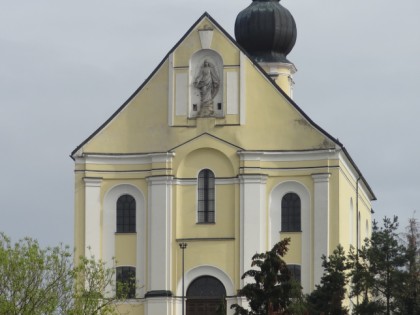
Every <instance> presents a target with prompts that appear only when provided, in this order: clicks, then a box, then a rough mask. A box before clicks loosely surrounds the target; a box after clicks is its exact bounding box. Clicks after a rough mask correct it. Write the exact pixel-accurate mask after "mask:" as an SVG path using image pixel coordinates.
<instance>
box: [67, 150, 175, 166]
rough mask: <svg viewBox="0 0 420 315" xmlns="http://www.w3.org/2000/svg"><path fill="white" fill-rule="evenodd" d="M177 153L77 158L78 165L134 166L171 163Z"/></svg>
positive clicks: (89, 155) (85, 156) (103, 155)
mask: <svg viewBox="0 0 420 315" xmlns="http://www.w3.org/2000/svg"><path fill="white" fill-rule="evenodd" d="M174 156H175V152H163V153H144V154H142V153H140V154H98V153H84V154H83V155H82V156H80V157H76V161H75V163H76V164H114V165H134V164H152V163H167V162H171V161H172V159H173V157H174Z"/></svg>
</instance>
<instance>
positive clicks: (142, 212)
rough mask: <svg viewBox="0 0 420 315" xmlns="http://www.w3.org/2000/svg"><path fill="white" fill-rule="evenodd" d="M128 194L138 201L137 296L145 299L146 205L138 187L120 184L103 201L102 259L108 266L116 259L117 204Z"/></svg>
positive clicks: (108, 192)
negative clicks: (119, 199) (120, 198)
mask: <svg viewBox="0 0 420 315" xmlns="http://www.w3.org/2000/svg"><path fill="white" fill-rule="evenodd" d="M125 194H128V195H130V196H132V197H133V198H134V199H135V201H136V232H137V238H136V244H137V248H136V251H137V252H136V266H135V267H136V283H137V284H138V288H137V290H136V296H138V297H143V296H144V294H145V287H146V281H145V279H146V256H147V252H146V240H147V239H146V238H147V230H146V229H147V224H146V205H145V198H144V194H143V193H142V191H141V190H139V189H138V188H137V187H136V186H134V185H131V184H120V185H116V186H113V187H111V188H110V189H109V190H108V191H107V192H106V193H105V197H104V201H103V219H102V220H103V230H102V259H103V261H104V262H105V263H107V264H108V266H110V267H112V266H111V265H110V264H111V263H112V262H113V258H114V257H115V231H116V226H117V220H116V218H117V213H116V204H117V200H118V198H119V197H121V196H122V195H125Z"/></svg>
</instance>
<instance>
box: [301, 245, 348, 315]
mask: <svg viewBox="0 0 420 315" xmlns="http://www.w3.org/2000/svg"><path fill="white" fill-rule="evenodd" d="M322 266H323V267H324V274H323V276H322V278H321V283H320V284H319V285H317V286H316V289H315V290H314V291H313V292H312V293H311V294H310V295H309V296H308V307H309V311H310V314H314V315H315V314H329V315H344V314H348V310H347V308H345V307H344V306H343V300H344V298H345V294H346V285H347V278H346V271H347V269H348V264H347V260H346V255H345V252H344V249H343V247H342V246H341V245H339V246H338V247H337V248H336V249H335V250H334V252H333V253H332V255H330V256H329V257H328V259H327V257H326V256H325V255H323V256H322Z"/></svg>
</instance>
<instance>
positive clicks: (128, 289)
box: [117, 267, 136, 299]
mask: <svg viewBox="0 0 420 315" xmlns="http://www.w3.org/2000/svg"><path fill="white" fill-rule="evenodd" d="M117 297H118V298H127V299H133V298H135V297H136V268H134V267H117Z"/></svg>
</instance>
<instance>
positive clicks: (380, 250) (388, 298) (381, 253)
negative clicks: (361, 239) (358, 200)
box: [350, 216, 407, 315]
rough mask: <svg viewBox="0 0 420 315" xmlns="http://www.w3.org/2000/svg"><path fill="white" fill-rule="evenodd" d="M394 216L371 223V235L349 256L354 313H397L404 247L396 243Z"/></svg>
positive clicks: (404, 255)
mask: <svg viewBox="0 0 420 315" xmlns="http://www.w3.org/2000/svg"><path fill="white" fill-rule="evenodd" d="M397 229H398V218H397V217H396V216H394V218H393V219H390V218H387V217H385V218H384V219H383V226H381V227H380V226H379V225H378V223H377V222H376V221H374V222H373V230H372V236H371V238H370V239H366V240H365V243H364V246H362V248H361V249H359V250H356V252H353V253H352V254H351V256H350V260H351V264H352V270H351V273H350V274H351V277H352V280H351V284H352V285H351V287H352V296H354V297H355V298H356V301H359V303H356V307H355V311H354V313H355V314H387V315H390V314H399V313H400V312H401V310H400V307H399V305H398V303H397V302H396V301H397V296H398V294H399V292H400V291H401V285H402V283H404V279H405V271H404V270H403V267H404V265H405V264H406V261H407V258H406V251H405V247H404V246H402V245H401V244H399V242H398V234H397ZM360 297H361V299H360Z"/></svg>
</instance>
